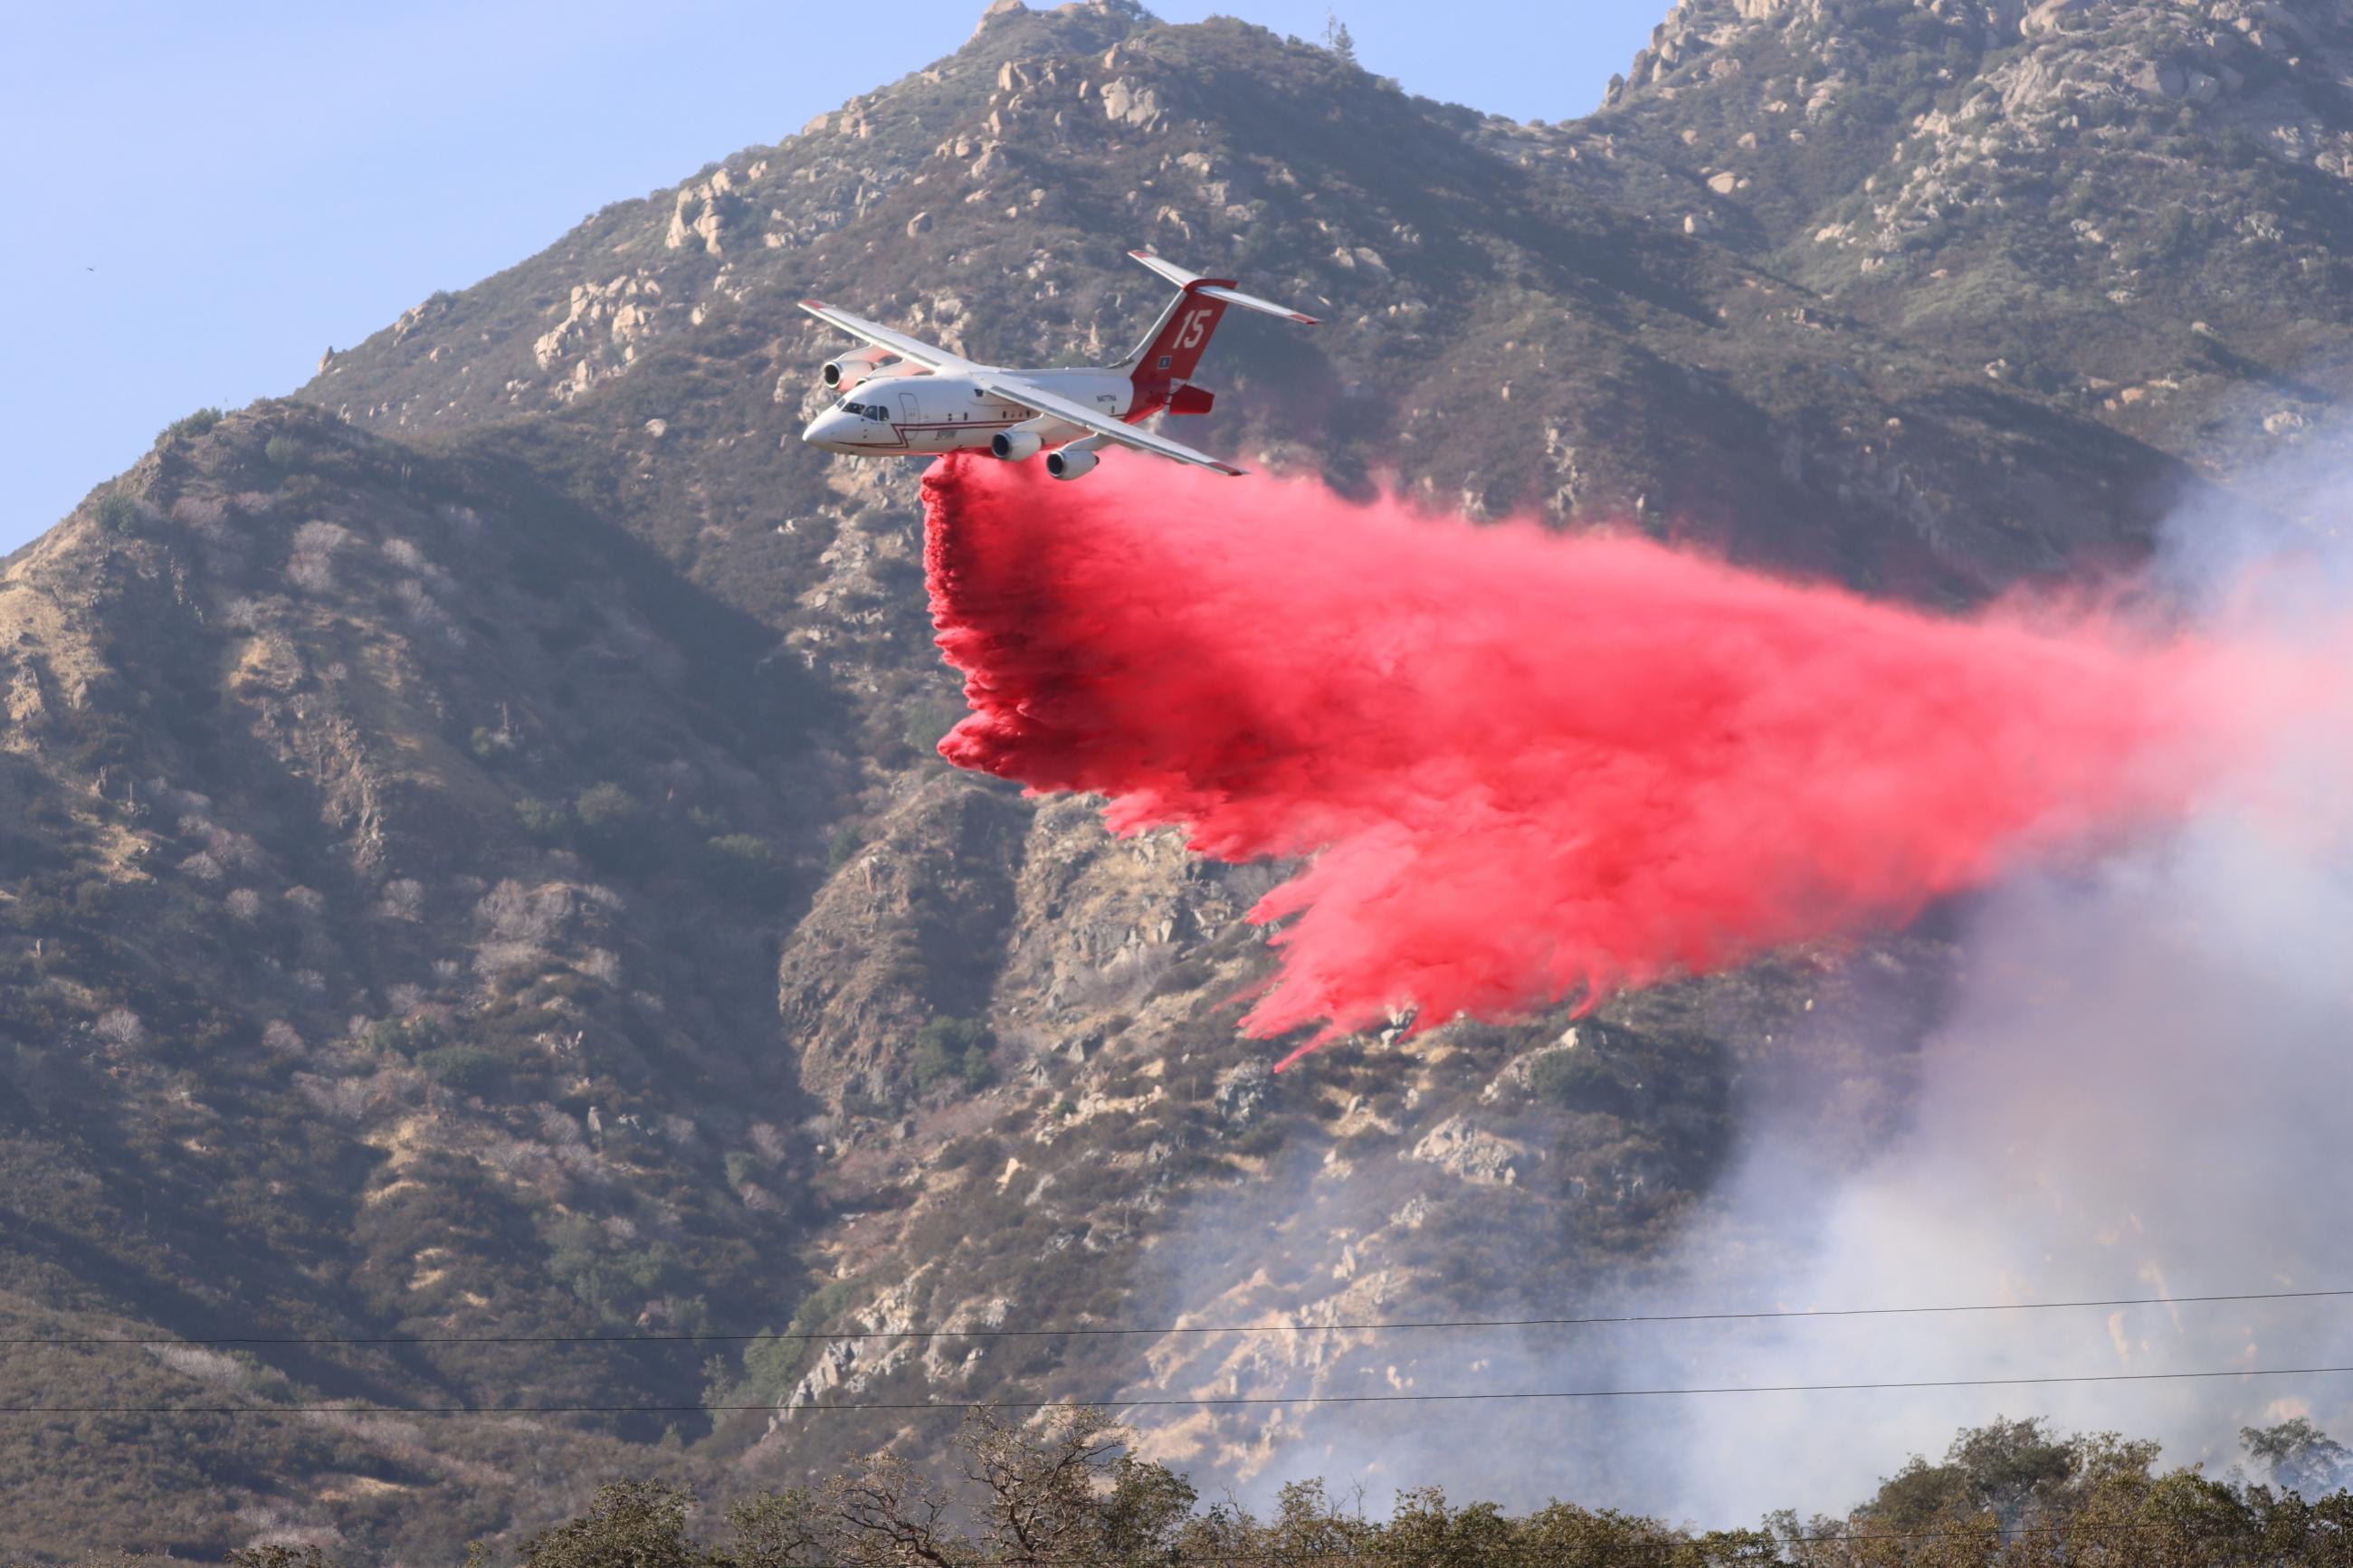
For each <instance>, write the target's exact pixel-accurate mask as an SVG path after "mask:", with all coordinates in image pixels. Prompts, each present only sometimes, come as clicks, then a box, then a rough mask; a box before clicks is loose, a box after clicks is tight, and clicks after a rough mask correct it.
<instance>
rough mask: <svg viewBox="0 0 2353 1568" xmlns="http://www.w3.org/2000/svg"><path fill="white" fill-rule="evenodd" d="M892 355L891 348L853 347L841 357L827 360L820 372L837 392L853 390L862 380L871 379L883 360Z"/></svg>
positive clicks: (826, 382) (827, 383)
mask: <svg viewBox="0 0 2353 1568" xmlns="http://www.w3.org/2000/svg"><path fill="white" fill-rule="evenodd" d="M890 357H891V351H890V350H889V349H881V348H862V349H852V350H851V351H850V352H849V353H846V354H843V355H841V356H839V358H836V359H829V360H828V361H826V362H825V368H824V369H822V370H820V371H818V375H820V376H821V377H823V378H824V380H825V384H826V385H828V386H829V387H831V388H833V390H835V391H836V392H852V391H855V390H856V389H857V386H858V384H859V383H860V382H861V381H865V380H868V379H870V378H871V376H872V375H873V374H874V373H875V371H876V370H877V369H879V368H880V367H881V363H882V362H883V361H884V360H886V359H889V358H890Z"/></svg>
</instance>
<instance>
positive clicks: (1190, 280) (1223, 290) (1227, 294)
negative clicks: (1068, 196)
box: [1128, 250, 1323, 327]
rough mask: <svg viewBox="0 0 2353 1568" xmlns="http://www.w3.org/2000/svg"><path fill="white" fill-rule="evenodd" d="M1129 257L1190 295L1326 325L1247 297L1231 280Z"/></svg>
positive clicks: (1158, 259) (1144, 256)
mask: <svg viewBox="0 0 2353 1568" xmlns="http://www.w3.org/2000/svg"><path fill="white" fill-rule="evenodd" d="M1128 255H1130V256H1132V257H1134V258H1135V259H1136V260H1138V261H1140V262H1142V263H1143V264H1144V265H1145V266H1146V267H1149V268H1152V270H1153V271H1155V272H1156V273H1158V274H1159V275H1160V276H1161V277H1163V278H1166V279H1168V281H1170V282H1171V283H1174V284H1176V287H1178V288H1179V289H1184V290H1185V291H1186V292H1187V293H1190V294H1206V295H1208V297H1209V298H1210V299H1212V300H1224V301H1225V302H1226V303H1227V304H1229V305H1240V307H1241V308H1242V309H1243V310H1259V311H1262V312H1264V313H1265V314H1267V315H1270V316H1281V317H1282V319H1283V320H1285V321H1297V322H1298V323H1299V324H1300V325H1302V326H1305V327H1315V326H1321V325H1323V323H1322V322H1320V321H1317V320H1316V319H1315V318H1314V317H1313V316H1309V315H1304V314H1303V313H1301V312H1300V311H1297V310H1293V309H1292V308H1291V307H1290V306H1288V305H1278V304H1276V303H1275V302H1274V301H1273V300H1261V299H1260V298H1259V297H1258V296H1257V295H1255V294H1245V293H1243V292H1242V291H1241V290H1240V289H1237V288H1235V287H1234V286H1233V283H1232V280H1231V279H1224V278H1208V277H1204V276H1203V275H1202V274H1200V273H1198V272H1188V271H1187V270H1186V269H1185V268H1182V267H1179V266H1177V265H1176V263H1175V262H1173V261H1171V260H1169V259H1168V258H1166V257H1165V256H1158V255H1155V254H1154V253H1153V252H1151V251H1149V250H1131V251H1129V252H1128Z"/></svg>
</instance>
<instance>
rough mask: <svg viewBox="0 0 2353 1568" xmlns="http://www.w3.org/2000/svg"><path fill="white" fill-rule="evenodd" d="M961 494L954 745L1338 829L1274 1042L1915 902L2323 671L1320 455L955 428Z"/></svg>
mask: <svg viewBox="0 0 2353 1568" xmlns="http://www.w3.org/2000/svg"><path fill="white" fill-rule="evenodd" d="M924 497H925V502H926V507H927V510H928V514H929V542H928V553H927V565H928V570H929V578H930V585H931V593H932V608H933V617H934V625H935V626H936V627H937V630H938V641H939V643H940V646H941V647H942V649H943V650H944V653H945V654H946V656H947V658H948V659H949V661H950V662H951V663H952V664H954V665H955V667H956V668H958V669H960V670H962V671H963V672H964V675H965V683H966V695H967V698H968V700H969V701H970V703H971V706H972V709H973V711H972V713H971V715H970V716H969V717H967V718H966V719H965V721H963V722H962V723H960V724H959V725H958V726H957V727H956V728H955V731H953V732H951V733H950V734H949V736H948V737H947V738H946V739H945V740H944V742H942V744H941V748H940V749H941V752H942V753H943V754H944V755H945V756H946V757H947V758H948V759H949V760H951V761H952V762H955V763H958V764H959V765H962V766H965V767H970V768H976V769H982V770H986V771H987V772H989V773H996V774H998V775H1001V776H1003V777H1006V778H1009V779H1014V780H1018V782H1020V783H1022V784H1026V785H1029V786H1030V787H1032V788H1034V789H1038V790H1089V791H1097V792H1100V793H1102V794H1103V795H1107V796H1109V797H1110V805H1109V808H1108V816H1109V818H1110V820H1111V822H1112V823H1113V826H1116V827H1120V828H1143V827H1147V826H1159V825H1166V824H1180V825H1183V826H1185V827H1186V828H1187V830H1188V831H1189V832H1190V834H1191V839H1192V845H1193V847H1194V848H1195V849H1196V850H1197V851H1198V852H1199V853H1202V854H1206V855H1209V856H1214V857H1219V858H1225V859H1231V860H1240V859H1249V858H1261V857H1279V858H1290V857H1312V859H1310V860H1308V862H1307V863H1306V865H1305V867H1304V868H1303V869H1302V870H1300V871H1299V872H1298V873H1297V874H1296V875H1294V876H1293V878H1291V879H1290V880H1288V881H1286V882H1285V883H1283V884H1282V885H1281V886H1280V887H1278V888H1277V889H1275V891H1274V892H1272V893H1271V894H1270V895H1269V896H1268V897H1267V898H1266V899H1265V900H1263V901H1262V902H1261V904H1260V906H1259V907H1258V909H1257V910H1255V911H1254V912H1253V918H1254V919H1257V920H1261V921H1282V922H1284V923H1283V924H1282V929H1281V931H1279V932H1278V934H1277V936H1276V939H1275V940H1276V942H1277V943H1278V945H1279V948H1280V952H1281V956H1282V963H1281V969H1280V973H1279V974H1278V976H1277V977H1276V979H1275V982H1274V983H1273V984H1272V986H1271V990H1269V991H1268V993H1267V994H1264V995H1262V996H1261V997H1260V998H1259V999H1258V1001H1257V1003H1256V1005H1255V1006H1254V1007H1253V1008H1252V1010H1251V1011H1250V1014H1249V1015H1248V1016H1247V1018H1246V1020H1245V1025H1246V1027H1248V1028H1249V1029H1250V1031H1251V1032H1252V1033H1254V1034H1257V1035H1260V1036H1262V1037H1273V1036H1278V1035H1282V1034H1285V1033H1288V1032H1290V1031H1292V1030H1294V1029H1297V1028H1300V1027H1302V1026H1308V1025H1314V1024H1320V1025H1321V1026H1322V1027H1321V1032H1319V1033H1318V1034H1317V1035H1316V1036H1315V1037H1314V1043H1322V1042H1324V1041H1325V1040H1328V1039H1330V1038H1333V1037H1336V1036H1338V1035H1339V1034H1342V1033H1345V1032H1347V1031H1350V1030H1354V1029H1357V1028H1360V1027H1363V1026H1366V1025H1369V1024H1372V1023H1375V1022H1377V1021H1379V1020H1380V1019H1382V1018H1383V1017H1385V1016H1394V1015H1397V1014H1399V1013H1401V1012H1402V1011H1403V1010H1405V1009H1408V1008H1411V1009H1415V1010H1416V1011H1417V1013H1418V1016H1419V1020H1420V1021H1421V1022H1422V1023H1424V1024H1431V1023H1437V1022H1440V1021H1443V1020H1445V1019H1447V1018H1450V1017H1452V1016H1456V1015H1458V1014H1465V1013H1467V1014H1470V1015H1472V1016H1480V1017H1502V1016H1510V1015H1512V1014H1514V1013H1515V1012H1518V1011H1521V1010H1524V1009H1525V1008H1527V1007H1530V1006H1532V1005H1539V1004H1542V1003H1546V1002H1550V1001H1554V1000H1556V999H1559V998H1562V997H1584V998H1588V999H1592V998H1599V997H1600V996H1603V995H1606V994H1609V992H1611V991H1613V990H1616V989H1619V988H1621V987H1626V986H1631V985H1641V984H1648V983H1651V982H1655V981H1658V980H1661V979H1662V978H1667V977H1671V976H1672V975H1675V974H1678V973H1694V972H1704V971H1708V970H1712V969H1716V968H1720V967H1723V966H1725V965H1729V964H1733V963H1738V962H1740V961H1742V960H1745V959H1746V958H1749V957H1752V956H1754V955H1756V954H1757V953H1758V952H1763V951H1765V950H1767V949H1769V948H1773V947H1776V946H1778V945H1782V944H1786V943H1789V942H1799V941H1803V940H1808V939H1812V938H1817V937H1821V936H1825V935H1834V934H1839V933H1844V932H1850V931H1858V930H1862V929H1865V928H1869V927H1872V926H1875V925H1884V924H1894V923H1900V922H1902V921H1905V920H1907V919H1909V918H1910V917H1911V916H1913V915H1914V914H1915V913H1916V912H1917V911H1919V910H1921V909H1922V908H1923V907H1924V906H1925V905H1926V904H1927V903H1928V902H1930V901H1931V900H1936V899H1938V898H1941V897H1944V896H1946V895H1948V894H1951V893H1954V892H1956V891H1958V890H1961V889H1969V888H1973V887H1978V886H1981V885H1983V884H1985V883H1986V882H1988V881H1989V880H1990V879H1993V878H1994V877H1996V876H1997V875H1999V874H2000V873H2002V872H2004V871H2007V870H2010V869H2013V868H2018V867H2021V866H2024V865H2031V864H2035V863H2038V862H2039V861H2043V860H2047V859H2050V858H2054V857H2058V858H2063V857H2067V856H2071V855H2074V854H2077V853H2079V852H2082V851H2084V850H2085V849H2087V848H2091V847H2098V846H2101V845H2105V844H2108V843H2111V842H2114V841H2116V840H2117V839H2118V838H2120V837H2125V836H2128V835H2129V834H2131V833H2133V832H2135V831H2137V830H2139V829H2142V828H2145V827H2147V826H2151V825H2153V824H2158V823H2163V822H2168V821H2172V820H2176V819H2178V818H2179V816H2181V815H2182V814H2183V813H2184V812H2185V811H2186V810H2188V809H2189V806H2190V805H2191V804H2192V803H2193V801H2194V800H2195V799H2196V798H2198V797H2199V796H2200V794H2201V793H2202V792H2204V791H2206V790H2207V789H2209V788H2210V787H2211V785H2212V784H2214V782H2215V780H2216V778H2217V776H2218V774H2219V773H2221V772H2222V771H2223V769H2224V767H2225V764H2226V763H2227V760H2228V758H2229V757H2230V756H2231V755H2232V754H2233V753H2234V752H2236V751H2237V750H2238V749H2240V748H2241V747H2242V745H2243V744H2245V743H2246V741H2245V737H2246V736H2247V734H2248V732H2249V731H2250V730H2251V729H2254V730H2260V729H2262V728H2263V727H2265V726H2270V725H2274V724H2275V723H2277V722H2280V721H2281V720H2280V715H2281V714H2283V713H2301V712H2303V711H2305V710H2306V709H2308V708H2309V707H2310V706H2311V705H2312V704H2313V703H2314V702H2315V701H2316V695H2315V690H2316V687H2325V682H2323V681H2321V679H2320V677H2321V674H2322V666H2321V665H2320V663H2319V662H2318V661H2316V660H2315V659H2312V658H2304V657H2302V656H2298V655H2293V654H2284V653H2282V652H2281V650H2278V649H2275V648H2271V647H2253V646H2250V645H2246V644H2242V643H2225V642H2217V641H2214V640H2211V639H2206V638H2201V637H2195V636H2186V635H2180V634H2172V633H2169V634H2164V635H2159V634H2157V633H2154V632H2149V631H2147V630H2143V629H2137V628H2135V627H2134V626H2129V625H2127V624H2126V622H2125V621H2124V620H2122V619H2120V618H2119V617H2117V616H2113V615H2108V614H2102V613H2094V612H2091V611H2085V610H2076V611H2071V612H2064V613H2063V612H2059V611H2055V610H2052V609H2051V608H2049V607H2048V606H2045V607H2043V608H2042V609H2039V610H2030V609H2027V608H2024V607H2021V606H2010V607H2007V608H2000V609H1996V610H1994V611H1990V612H1987V613H1984V614H1980V615H1978V616H1969V617H1954V616H1934V615H1929V614H1926V613H1923V612H1920V611H1916V610H1914V609H1910V608H1906V607H1903V606H1898V605H1889V604H1883V603H1875V602H1873V601H1869V600H1866V599H1863V598H1861V597H1858V596H1856V595H1851V594H1847V593H1844V592H1841V591H1840V590H1837V589H1834V588H1830V587H1823V586H1809V585H1801V584H1791V583H1788V582H1784V581H1781V580H1778V579H1776V578H1773V577H1770V576H1767V575H1763V574H1756V573H1751V572H1746V571H1742V570H1739V569H1736V568H1734V567H1731V566H1728V565H1725V564H1722V563H1715V562H1712V561H1708V560H1704V559H1701V558H1697V557H1694V556H1692V555H1688V554H1683V553H1679V552H1674V551H1672V550H1668V549H1665V548H1663V547H1662V546H1659V545H1656V544H1653V543H1651V542H1647V541H1644V540H1641V539H1639V538H1632V537H1622V536H1610V535H1596V534H1587V535H1579V536H1568V535H1563V534H1559V533H1556V532H1551V531H1546V530H1544V529H1542V528H1541V527H1539V526H1537V525H1535V523H1533V522H1511V523H1504V524H1497V525H1488V526H1478V525H1472V524H1470V523H1467V522H1463V521H1459V520H1451V519H1440V518H1434V517H1431V516H1428V515H1425V514H1422V513H1419V512H1417V511H1415V510H1412V509H1410V508H1409V507H1408V506H1406V505H1405V504H1403V503H1402V502H1399V501H1397V500H1380V501H1376V502H1374V503H1371V504H1357V503H1352V502H1350V501H1347V500H1343V499H1341V498H1340V497H1337V496H1335V495H1334V494H1333V493H1332V492H1331V491H1329V490H1328V489H1325V488H1324V487H1323V486H1321V485H1320V484H1317V483H1314V482H1313V481H1300V480H1281V479H1248V480H1245V481H1242V482H1240V483H1237V482H1234V481H1231V480H1227V479H1212V478H1208V477H1203V476H1196V475H1194V474H1192V473H1190V472H1189V471H1176V470H1172V469H1170V468H1167V467H1166V466H1165V465H1160V464H1152V465H1145V464H1141V463H1128V464H1109V463H1107V464H1105V465H1104V466H1103V468H1102V469H1101V470H1099V471H1098V472H1097V473H1096V474H1095V475H1093V476H1092V477H1091V478H1089V479H1087V480H1085V481H1084V482H1083V483H1078V484H1061V483H1058V482H1056V481H1053V480H1050V479H1044V478H1042V477H1040V476H1039V474H1038V473H1037V471H1036V468H1035V466H1034V465H1024V466H1015V465H1002V464H997V463H994V462H990V461H987V460H985V459H978V458H948V459H945V460H944V461H942V462H941V463H939V464H937V465H935V466H934V468H932V470H931V471H930V473H929V474H928V475H927V477H926V478H925V479H924ZM1311 1048H1313V1045H1312V1044H1311V1045H1310V1046H1309V1047H1303V1048H1302V1051H1301V1052H1295V1053H1294V1054H1293V1059H1296V1056H1297V1055H1299V1054H1303V1051H1304V1050H1305V1049H1311ZM1286 1065H1287V1064H1286Z"/></svg>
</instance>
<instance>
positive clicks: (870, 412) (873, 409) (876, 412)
mask: <svg viewBox="0 0 2353 1568" xmlns="http://www.w3.org/2000/svg"><path fill="white" fill-rule="evenodd" d="M866 417H868V418H869V419H873V420H883V419H888V418H890V417H891V416H889V415H888V414H885V413H883V412H882V405H881V404H879V403H870V404H868V405H866Z"/></svg>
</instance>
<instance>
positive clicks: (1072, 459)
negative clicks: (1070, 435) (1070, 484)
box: [1046, 446, 1103, 479]
mask: <svg viewBox="0 0 2353 1568" xmlns="http://www.w3.org/2000/svg"><path fill="white" fill-rule="evenodd" d="M1102 460H1103V459H1102V458H1098V457H1096V456H1095V455H1094V453H1093V452H1092V450H1091V449H1089V448H1087V447H1075V446H1073V447H1062V448H1061V449H1060V451H1054V452H1049V453H1047V454H1046V471H1047V472H1048V473H1050V474H1051V475H1053V476H1054V477H1055V478H1056V479H1082V478H1084V477H1085V476H1086V475H1088V474H1091V473H1092V472H1094V468H1095V465H1096V464H1097V463H1099V462H1101V461H1102Z"/></svg>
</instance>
